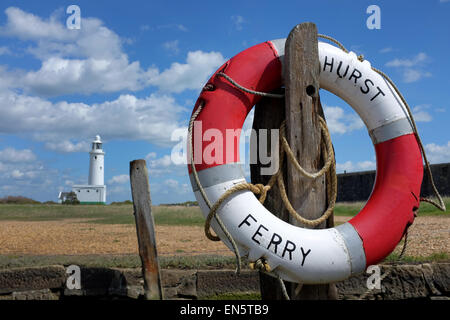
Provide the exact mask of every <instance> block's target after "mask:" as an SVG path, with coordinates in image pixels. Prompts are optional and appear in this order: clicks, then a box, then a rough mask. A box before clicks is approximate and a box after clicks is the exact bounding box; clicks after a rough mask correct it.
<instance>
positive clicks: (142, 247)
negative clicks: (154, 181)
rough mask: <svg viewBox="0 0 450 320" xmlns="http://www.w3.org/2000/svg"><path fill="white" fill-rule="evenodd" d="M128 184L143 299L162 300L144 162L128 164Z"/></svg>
mask: <svg viewBox="0 0 450 320" xmlns="http://www.w3.org/2000/svg"><path fill="white" fill-rule="evenodd" d="M130 183H131V194H132V197H133V208H134V218H135V220H136V231H137V238H138V245H139V256H140V257H141V262H142V276H143V278H144V290H145V298H146V299H147V300H158V299H159V300H162V299H163V293H162V286H161V274H160V269H159V262H158V254H157V251H156V238H155V228H154V221H153V215H152V207H151V199H150V185H149V182H148V170H147V165H146V163H145V160H134V161H131V162H130Z"/></svg>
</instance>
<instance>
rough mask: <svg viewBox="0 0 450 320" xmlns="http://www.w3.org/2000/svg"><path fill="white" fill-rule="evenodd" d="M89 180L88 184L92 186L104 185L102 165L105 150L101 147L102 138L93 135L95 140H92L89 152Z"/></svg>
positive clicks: (103, 163)
mask: <svg viewBox="0 0 450 320" xmlns="http://www.w3.org/2000/svg"><path fill="white" fill-rule="evenodd" d="M89 156H90V161H89V181H88V184H89V185H92V186H102V185H104V184H105V183H104V177H105V175H104V169H103V168H104V165H105V160H104V157H105V152H103V149H102V140H101V139H100V136H99V135H97V136H95V140H94V141H92V148H91V151H90V152H89Z"/></svg>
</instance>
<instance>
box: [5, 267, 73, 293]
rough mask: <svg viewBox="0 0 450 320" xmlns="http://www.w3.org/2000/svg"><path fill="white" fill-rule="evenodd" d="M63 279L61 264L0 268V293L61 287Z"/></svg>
mask: <svg viewBox="0 0 450 320" xmlns="http://www.w3.org/2000/svg"><path fill="white" fill-rule="evenodd" d="M65 281H66V269H65V268H64V267H63V266H48V267H35V268H14V269H7V270H0V294H4V293H9V292H20V291H32V290H41V289H55V288H61V287H62V286H64V285H65Z"/></svg>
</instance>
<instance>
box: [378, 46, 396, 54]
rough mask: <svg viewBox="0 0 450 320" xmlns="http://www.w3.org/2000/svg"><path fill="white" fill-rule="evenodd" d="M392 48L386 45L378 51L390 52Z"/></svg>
mask: <svg viewBox="0 0 450 320" xmlns="http://www.w3.org/2000/svg"><path fill="white" fill-rule="evenodd" d="M393 50H394V49H392V47H386V48H383V49H381V50H380V51H379V52H380V53H388V52H392V51H393Z"/></svg>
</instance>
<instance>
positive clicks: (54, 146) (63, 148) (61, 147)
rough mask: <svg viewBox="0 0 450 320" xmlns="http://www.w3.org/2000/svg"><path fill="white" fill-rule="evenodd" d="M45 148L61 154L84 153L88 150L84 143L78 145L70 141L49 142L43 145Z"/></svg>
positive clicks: (87, 145)
mask: <svg viewBox="0 0 450 320" xmlns="http://www.w3.org/2000/svg"><path fill="white" fill-rule="evenodd" d="M45 148H47V149H49V150H52V151H56V152H61V153H70V152H86V151H88V150H89V144H88V143H87V142H86V141H80V142H78V143H72V142H71V141H70V140H63V141H51V142H47V143H45Z"/></svg>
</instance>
